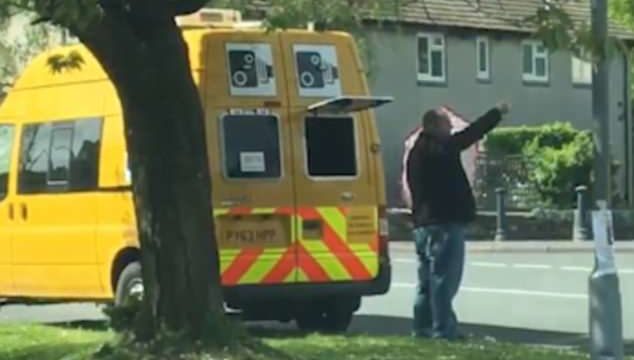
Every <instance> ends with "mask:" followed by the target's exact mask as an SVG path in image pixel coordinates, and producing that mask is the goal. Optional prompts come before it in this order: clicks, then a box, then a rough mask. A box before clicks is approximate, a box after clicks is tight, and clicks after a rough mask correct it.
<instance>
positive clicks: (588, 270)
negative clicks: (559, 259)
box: [560, 266, 592, 273]
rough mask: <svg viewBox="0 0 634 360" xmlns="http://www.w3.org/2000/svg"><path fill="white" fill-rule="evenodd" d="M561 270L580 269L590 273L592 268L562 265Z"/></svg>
mask: <svg viewBox="0 0 634 360" xmlns="http://www.w3.org/2000/svg"><path fill="white" fill-rule="evenodd" d="M560 270H563V271H580V272H586V273H589V272H590V271H592V269H591V268H589V267H583V266H562V267H561V268H560Z"/></svg>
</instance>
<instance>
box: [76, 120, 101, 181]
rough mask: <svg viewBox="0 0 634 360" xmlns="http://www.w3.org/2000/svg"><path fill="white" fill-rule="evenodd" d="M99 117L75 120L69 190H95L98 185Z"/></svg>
mask: <svg viewBox="0 0 634 360" xmlns="http://www.w3.org/2000/svg"><path fill="white" fill-rule="evenodd" d="M100 144H101V119H86V120H77V121H75V131H74V135H73V152H72V155H73V156H72V161H71V166H70V184H69V185H70V190H71V191H89V190H96V189H97V187H98V185H99V149H100Z"/></svg>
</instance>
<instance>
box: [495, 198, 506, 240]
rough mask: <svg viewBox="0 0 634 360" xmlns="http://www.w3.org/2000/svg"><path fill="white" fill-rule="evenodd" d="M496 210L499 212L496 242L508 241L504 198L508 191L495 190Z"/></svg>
mask: <svg viewBox="0 0 634 360" xmlns="http://www.w3.org/2000/svg"><path fill="white" fill-rule="evenodd" d="M495 195H496V204H497V206H496V210H497V230H496V231H495V241H504V240H506V206H505V204H504V196H505V195H506V190H505V189H504V188H497V189H495Z"/></svg>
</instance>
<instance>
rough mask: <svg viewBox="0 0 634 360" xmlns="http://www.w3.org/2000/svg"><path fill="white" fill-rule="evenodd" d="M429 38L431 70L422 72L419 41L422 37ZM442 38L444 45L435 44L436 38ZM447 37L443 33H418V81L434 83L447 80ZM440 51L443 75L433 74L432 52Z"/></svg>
mask: <svg viewBox="0 0 634 360" xmlns="http://www.w3.org/2000/svg"><path fill="white" fill-rule="evenodd" d="M421 38H425V39H427V46H428V49H427V58H428V59H429V70H428V72H427V73H422V72H420V48H419V43H420V41H419V40H420V39H421ZM437 39H441V41H442V45H436V44H434V40H437ZM446 44H447V43H446V39H445V35H444V34H442V33H418V35H417V36H416V73H417V75H418V81H423V82H432V83H444V82H446V81H447V65H446V62H447V51H446ZM437 51H440V53H441V54H442V61H441V68H442V75H441V76H433V75H432V60H431V59H432V53H433V52H437Z"/></svg>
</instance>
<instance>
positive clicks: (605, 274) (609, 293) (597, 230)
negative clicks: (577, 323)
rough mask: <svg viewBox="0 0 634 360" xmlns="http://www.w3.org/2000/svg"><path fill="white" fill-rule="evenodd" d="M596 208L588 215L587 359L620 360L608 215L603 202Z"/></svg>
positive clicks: (620, 322)
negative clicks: (591, 238) (590, 247)
mask: <svg viewBox="0 0 634 360" xmlns="http://www.w3.org/2000/svg"><path fill="white" fill-rule="evenodd" d="M598 205H599V210H598V211H593V212H592V232H593V235H594V245H595V247H594V250H595V251H594V269H593V270H592V274H591V275H590V279H589V280H588V292H589V305H590V306H589V311H590V313H589V315H590V322H589V325H590V356H591V359H592V360H623V356H624V355H623V318H622V311H621V292H620V290H619V277H618V273H617V269H616V261H615V259H614V226H613V220H612V212H611V211H610V210H608V208H607V203H606V202H605V201H600V202H598Z"/></svg>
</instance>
